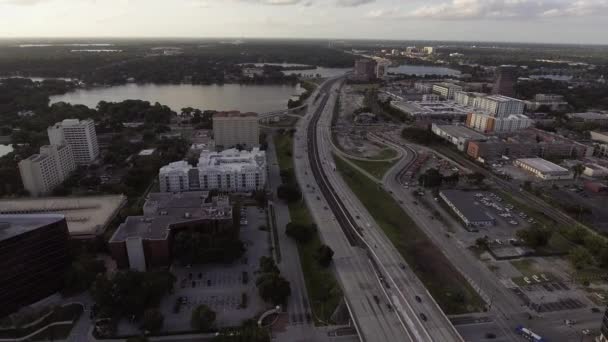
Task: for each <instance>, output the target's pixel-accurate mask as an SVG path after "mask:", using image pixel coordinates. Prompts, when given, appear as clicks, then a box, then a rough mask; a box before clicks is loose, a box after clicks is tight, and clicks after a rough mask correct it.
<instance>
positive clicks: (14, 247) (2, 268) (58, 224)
mask: <svg viewBox="0 0 608 342" xmlns="http://www.w3.org/2000/svg"><path fill="white" fill-rule="evenodd" d="M68 239H69V237H68V228H67V224H66V221H65V218H64V216H63V215H56V214H42V215H0V274H1V275H2V276H1V277H0V303H2V305H1V306H0V317H5V316H6V315H9V314H11V313H13V312H15V311H17V310H19V309H20V308H22V307H23V306H26V305H29V304H32V303H35V302H37V301H40V300H41V299H44V298H46V297H48V296H50V295H52V294H54V293H56V292H57V291H59V290H61V288H62V287H63V280H64V279H65V272H66V271H67V269H68V267H69V265H70V254H69V242H68Z"/></svg>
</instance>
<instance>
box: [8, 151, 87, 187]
mask: <svg viewBox="0 0 608 342" xmlns="http://www.w3.org/2000/svg"><path fill="white" fill-rule="evenodd" d="M75 169H76V164H75V163H74V156H73V154H72V149H71V148H70V146H67V145H47V146H42V147H41V148H40V153H39V154H34V155H32V156H30V157H28V158H26V159H23V160H22V161H20V162H19V173H20V174H21V181H22V182H23V187H24V188H25V190H27V191H28V192H29V193H30V195H31V196H41V195H46V194H48V193H50V192H51V191H53V189H54V188H55V187H56V186H57V185H59V184H61V183H62V182H63V181H64V180H65V179H66V178H68V176H69V175H70V173H72V172H73V171H74V170H75Z"/></svg>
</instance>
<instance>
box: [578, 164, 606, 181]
mask: <svg viewBox="0 0 608 342" xmlns="http://www.w3.org/2000/svg"><path fill="white" fill-rule="evenodd" d="M584 166H585V169H584V170H583V175H585V176H587V177H591V178H603V177H606V176H608V168H606V167H604V166H602V165H599V164H596V163H585V164H584Z"/></svg>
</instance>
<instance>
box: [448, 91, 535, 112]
mask: <svg viewBox="0 0 608 342" xmlns="http://www.w3.org/2000/svg"><path fill="white" fill-rule="evenodd" d="M454 100H455V101H456V103H458V104H461V105H464V106H471V107H473V108H475V109H479V110H481V111H483V112H484V113H486V114H489V115H491V116H495V117H507V116H509V115H513V114H523V112H524V108H525V103H524V102H523V101H520V100H518V99H514V98H512V97H507V96H503V95H487V94H483V93H471V92H462V91H460V92H457V93H456V94H455V95H454Z"/></svg>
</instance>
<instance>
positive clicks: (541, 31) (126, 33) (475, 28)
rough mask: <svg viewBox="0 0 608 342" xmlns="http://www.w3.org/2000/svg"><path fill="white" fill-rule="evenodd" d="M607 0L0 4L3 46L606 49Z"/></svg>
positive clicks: (49, 0)
mask: <svg viewBox="0 0 608 342" xmlns="http://www.w3.org/2000/svg"><path fill="white" fill-rule="evenodd" d="M607 32H608V0H0V38H15V37H201V38H203V37H205V38H206V37H235V38H248V37H258V38H327V39H340V38H343V39H394V40H458V41H510V42H546V43H577V44H588V43H592V44H608V34H607Z"/></svg>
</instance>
